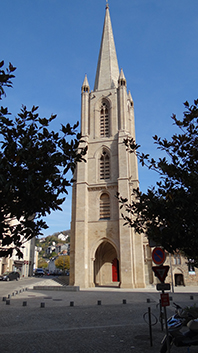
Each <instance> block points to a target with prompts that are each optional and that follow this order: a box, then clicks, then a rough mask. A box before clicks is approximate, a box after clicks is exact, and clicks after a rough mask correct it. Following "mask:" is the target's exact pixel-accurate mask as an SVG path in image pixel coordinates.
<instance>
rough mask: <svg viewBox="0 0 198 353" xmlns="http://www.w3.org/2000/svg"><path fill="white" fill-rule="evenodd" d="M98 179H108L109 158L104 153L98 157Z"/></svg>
mask: <svg viewBox="0 0 198 353" xmlns="http://www.w3.org/2000/svg"><path fill="white" fill-rule="evenodd" d="M100 179H101V180H108V179H110V158H109V154H108V153H107V152H106V151H103V153H102V155H101V157H100Z"/></svg>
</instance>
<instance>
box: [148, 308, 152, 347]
mask: <svg viewBox="0 0 198 353" xmlns="http://www.w3.org/2000/svg"><path fill="white" fill-rule="evenodd" d="M148 316H149V335H150V345H151V347H153V337H152V326H151V308H150V307H148Z"/></svg>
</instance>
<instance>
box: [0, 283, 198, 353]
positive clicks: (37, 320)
mask: <svg viewBox="0 0 198 353" xmlns="http://www.w3.org/2000/svg"><path fill="white" fill-rule="evenodd" d="M44 282H45V283H46V284H49V283H50V284H51V282H52V279H44V278H43V279H42V278H41V279H40V278H39V279H38V278H36V279H35V278H29V279H24V280H23V279H22V280H21V281H19V282H17V283H16V281H15V282H8V283H0V292H1V293H4V294H5V291H8V290H9V291H13V290H14V287H16V285H17V286H18V285H20V286H21V288H22V287H23V286H25V285H27V286H28V287H30V289H28V290H25V291H22V292H21V293H19V294H17V295H14V296H13V297H11V299H10V305H7V304H6V302H5V301H3V300H1V302H0V306H1V317H0V324H1V330H0V339H1V344H0V352H1V353H4V352H9V353H18V352H20V353H21V352H23V353H24V352H25V353H51V352H60V353H64V352H74V353H100V352H105V353H113V352H121V353H129V352H138V353H142V352H148V353H150V352H153V353H155V352H159V351H160V341H161V339H162V337H163V335H164V333H163V332H161V327H160V324H159V322H158V323H157V324H156V325H155V326H153V347H150V340H149V327H148V325H147V323H146V322H145V321H144V319H143V314H144V313H145V312H147V311H148V307H150V308H151V312H152V313H153V314H154V315H155V316H156V317H157V318H158V317H159V309H158V307H157V303H158V300H159V293H157V292H156V291H155V290H152V291H146V290H140V291H138V290H119V289H113V288H112V289H111V288H100V289H93V290H87V291H86V290H83V291H80V292H67V291H58V290H55V291H47V290H37V291H35V290H33V289H31V287H32V285H33V283H37V285H38V283H40V284H43V283H44ZM11 287H12V289H11ZM190 295H191V293H186V292H185V293H182V292H179V293H175V294H174V298H173V300H174V301H177V302H178V303H179V304H180V305H184V304H185V305H186V304H188V305H190V304H191V305H192V304H194V302H196V301H197V298H198V295H197V293H193V298H194V300H193V302H192V300H191V299H190ZM123 300H125V303H126V304H123ZM147 301H150V303H148V302H147ZM24 302H26V306H23V303H24ZM71 302H72V303H73V306H70V305H71ZM41 303H44V307H41ZM98 304H100V305H98ZM173 313H174V309H173V307H172V306H170V307H169V308H168V316H170V315H172V314H173ZM152 320H154V317H153V319H152ZM171 352H173V353H176V352H181V353H184V352H185V353H187V348H176V347H172V349H171ZM190 352H191V353H195V352H198V348H197V347H193V348H191V349H190Z"/></svg>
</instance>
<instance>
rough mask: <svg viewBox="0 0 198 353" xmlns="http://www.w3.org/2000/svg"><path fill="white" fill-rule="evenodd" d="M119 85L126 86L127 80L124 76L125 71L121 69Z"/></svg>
mask: <svg viewBox="0 0 198 353" xmlns="http://www.w3.org/2000/svg"><path fill="white" fill-rule="evenodd" d="M118 85H119V86H126V78H125V76H124V71H123V70H122V69H121V71H120V76H119V79H118Z"/></svg>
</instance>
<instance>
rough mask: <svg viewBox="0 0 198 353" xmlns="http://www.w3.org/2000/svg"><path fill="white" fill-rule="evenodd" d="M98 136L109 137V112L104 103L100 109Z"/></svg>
mask: <svg viewBox="0 0 198 353" xmlns="http://www.w3.org/2000/svg"><path fill="white" fill-rule="evenodd" d="M100 136H109V110H108V107H107V104H106V103H103V104H102V107H101V109H100Z"/></svg>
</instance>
